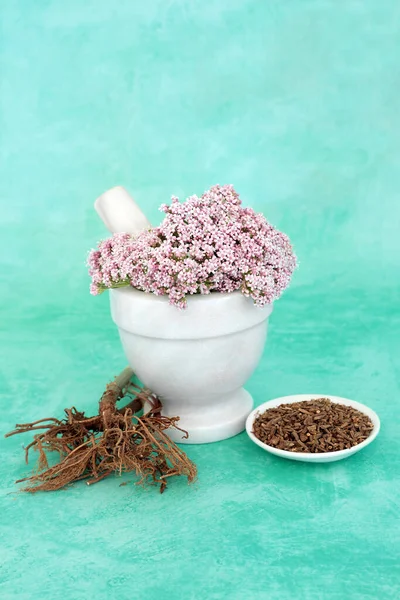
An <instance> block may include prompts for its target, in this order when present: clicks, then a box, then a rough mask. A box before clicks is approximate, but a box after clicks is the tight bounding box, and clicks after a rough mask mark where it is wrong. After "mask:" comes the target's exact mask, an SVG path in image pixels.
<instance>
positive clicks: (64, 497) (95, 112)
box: [0, 0, 400, 600]
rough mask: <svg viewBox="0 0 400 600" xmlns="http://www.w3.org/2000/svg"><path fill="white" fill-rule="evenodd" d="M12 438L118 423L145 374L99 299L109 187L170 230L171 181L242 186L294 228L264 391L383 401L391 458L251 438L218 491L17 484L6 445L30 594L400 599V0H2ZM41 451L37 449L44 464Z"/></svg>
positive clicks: (13, 563)
mask: <svg viewBox="0 0 400 600" xmlns="http://www.w3.org/2000/svg"><path fill="white" fill-rule="evenodd" d="M0 15H1V16H0V18H1V35H0V61H1V62H0V80H1V86H2V90H1V98H0V101H1V111H0V119H1V122H0V142H1V166H0V171H1V172H0V197H1V202H2V211H3V212H2V219H1V231H0V233H1V235H0V240H1V246H2V248H1V274H0V275H1V281H2V284H3V286H2V289H3V291H2V300H3V304H2V314H1V316H2V319H1V340H2V360H1V391H2V400H1V408H2V413H1V415H2V419H1V429H2V431H3V432H6V431H8V430H10V429H11V428H13V427H14V424H15V423H16V422H20V421H29V420H34V419H37V418H40V417H50V416H60V415H61V414H62V411H63V409H64V408H65V407H69V406H72V405H76V406H78V407H80V408H84V409H86V410H87V412H88V413H94V412H95V410H96V405H97V401H98V398H99V396H100V394H101V392H102V389H103V387H104V385H105V383H106V381H107V380H108V379H110V378H111V377H112V376H113V375H115V374H116V373H117V372H119V371H120V370H121V369H122V368H123V367H124V365H125V360H124V357H123V354H122V350H121V346H120V343H119V340H118V336H117V331H116V329H115V327H114V326H113V324H112V322H111V319H110V316H109V309H108V298H107V295H106V294H105V295H104V296H103V297H100V298H93V297H91V296H89V292H88V286H89V281H88V278H87V274H86V268H85V258H86V253H87V250H88V249H89V248H90V247H92V246H93V245H95V243H96V242H97V241H98V239H100V238H101V237H104V236H105V230H104V228H103V226H102V224H101V222H100V221H99V220H98V218H97V216H96V214H95V212H94V210H93V201H94V200H95V198H96V197H97V196H98V195H99V194H100V193H101V192H103V191H104V190H106V189H108V188H110V187H112V186H114V185H117V184H121V185H124V186H126V187H127V188H128V189H129V190H130V191H131V192H132V194H133V195H134V197H135V198H136V200H137V201H138V202H139V203H140V204H141V205H142V207H143V208H144V209H145V210H146V212H147V213H148V215H149V217H150V218H151V220H152V222H153V223H158V222H159V221H160V219H161V215H160V214H159V213H158V212H157V207H158V205H159V204H160V203H162V202H164V201H168V199H169V196H170V195H171V194H177V195H179V196H181V197H185V196H187V195H189V194H191V193H201V192H202V191H204V190H205V189H207V188H208V187H210V185H212V184H215V183H233V184H234V185H235V186H236V188H237V190H238V191H239V192H240V194H241V195H242V197H243V199H244V201H245V203H246V204H249V205H252V206H254V207H255V208H257V209H258V210H261V211H263V212H264V213H265V214H266V216H267V218H268V219H269V220H270V221H271V222H272V223H274V224H275V225H276V226H278V227H279V228H281V229H283V230H284V231H286V232H287V233H288V234H289V235H290V236H291V237H292V239H293V242H294V244H295V247H296V250H297V253H298V255H299V258H300V262H301V268H300V269H299V271H298V272H297V274H296V277H295V279H294V281H293V285H292V287H291V288H290V290H289V291H288V292H287V293H286V294H285V296H284V297H283V298H282V300H280V301H279V302H278V303H277V304H276V307H275V312H274V314H273V316H272V319H271V328H270V335H269V340H268V343H267V347H266V350H265V354H264V357H263V360H262V362H261V364H260V366H259V368H258V370H257V372H256V373H255V375H254V377H253V378H252V379H251V381H250V382H249V384H248V389H249V390H250V391H251V393H252V394H253V395H254V398H255V400H256V403H258V404H260V403H261V402H264V401H266V400H268V399H270V398H274V397H277V396H280V395H286V394H293V393H305V392H313V393H321V394H327V393H330V394H336V395H342V396H347V397H349V398H354V399H356V400H360V401H361V402H365V403H366V404H368V405H369V406H371V407H372V408H374V409H375V410H376V411H377V412H378V413H379V415H380V417H381V420H382V431H381V434H380V436H379V437H378V439H377V441H376V442H375V443H374V444H372V445H371V446H370V447H369V448H368V449H366V450H365V451H363V452H361V453H360V454H358V455H356V456H354V457H353V458H351V459H349V460H348V461H343V462H341V463H337V464H327V465H307V464H301V463H292V462H289V461H287V462H285V461H283V460H279V459H276V458H274V457H272V456H270V455H267V454H266V453H264V452H263V451H262V450H261V449H259V448H258V447H256V446H255V445H253V444H251V443H250V441H249V440H248V438H247V437H246V435H245V434H242V435H239V436H237V437H235V438H234V439H231V440H229V441H226V442H223V443H218V444H212V445H208V446H207V445H206V446H191V447H187V451H188V453H189V455H190V456H191V458H192V459H193V460H194V461H195V462H196V463H197V465H198V469H199V479H198V483H197V484H196V485H194V486H192V487H188V486H187V485H186V482H185V481H184V480H178V481H174V482H171V485H170V487H169V489H168V491H167V492H166V493H165V494H164V495H163V496H161V495H159V494H158V493H157V492H156V491H155V490H154V489H152V488H150V489H147V490H142V489H139V488H136V487H134V486H133V485H128V486H125V487H119V483H120V480H119V479H117V478H115V479H113V478H110V479H108V480H105V481H103V482H101V483H99V484H98V485H96V486H93V487H92V488H87V487H86V486H85V485H84V484H82V485H77V486H75V487H74V488H72V489H70V490H68V491H62V492H59V493H52V494H47V495H46V494H41V495H34V496H29V495H24V494H17V493H15V490H16V488H15V486H14V483H13V482H14V480H15V479H17V478H19V477H22V476H23V475H24V474H26V473H27V472H28V468H27V467H26V466H25V465H24V463H23V451H22V448H21V444H22V443H23V442H25V443H27V441H28V439H29V436H26V437H25V438H24V439H22V437H14V438H11V439H9V440H7V441H5V440H4V439H2V441H1V462H0V481H1V512H0V520H1V521H0V522H1V550H0V559H1V560H0V564H1V567H0V582H1V583H0V596H1V598H2V600H6V599H14V598H15V599H17V598H18V600H25V599H31V598H32V599H36V598H41V599H46V600H47V599H49V600H50V599H58V598H60V599H61V598H63V599H65V598H66V599H70V598H71V599H74V600H87V599H91V598H96V600H106V599H107V600H110V599H114V598H115V599H121V600H122V599H125V598H127V599H132V598H135V599H136V598H137V599H140V600H141V599H149V600H152V599H156V598H162V599H164V598H165V599H167V600H168V599H179V598H185V599H188V600H197V599H202V600H204V599H206V600H208V599H210V600H212V599H215V600H216V599H225V598H226V599H232V600H261V599H268V600H286V599H288V600H289V599H295V600H297V599H299V600H300V599H301V600H347V599H350V600H369V599H370V600H376V599H377V598H380V599H385V600H386V599H397V598H399V597H400V585H399V583H400V572H399V558H398V556H399V546H400V544H399V538H400V526H399V519H398V513H399V504H400V500H399V497H400V496H399V492H400V489H399V488H400V485H399V468H398V466H399V458H398V440H399V435H400V424H399V418H398V407H399V382H400V352H399V335H400V324H399V321H400V318H399V304H400V290H399V252H400V235H399V223H400V199H399V189H400V146H399V133H400V111H399V90H400V74H399V73H400V72H399V60H400V51H399V48H400V5H399V3H398V2H396V1H395V0H393V1H390V0H381V1H379V2H378V1H376V0H346V1H340V0H287V1H285V2H278V0H262V1H261V0H218V1H216V2H211V1H209V2H207V1H206V0H193V1H183V0H180V1H179V0H175V1H173V0H146V1H143V2H142V1H139V0H136V1H135V0H119V1H118V2H112V1H106V0H97V1H95V0H85V1H84V2H83V1H82V0H69V1H68V2H65V0H35V1H30V2H29V1H28V0H25V1H23V0H2V2H1V6H0ZM32 464H33V463H32Z"/></svg>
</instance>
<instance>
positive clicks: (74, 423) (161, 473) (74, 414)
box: [5, 368, 197, 492]
mask: <svg viewBox="0 0 400 600" xmlns="http://www.w3.org/2000/svg"><path fill="white" fill-rule="evenodd" d="M132 376H133V371H132V370H131V369H130V368H126V369H125V370H124V371H123V372H122V373H121V374H120V375H119V376H118V377H116V379H115V380H114V381H113V382H112V383H109V384H108V385H107V388H106V390H105V392H104V394H103V396H102V397H101V399H100V402H99V414H98V415H96V416H95V417H85V415H84V413H83V412H79V411H78V410H77V409H76V408H75V407H72V408H70V409H66V410H65V415H66V417H65V418H64V419H63V420H61V421H60V420H58V419H54V418H50V419H41V420H39V421H35V422H33V423H27V424H19V425H16V429H15V430H14V431H11V432H10V433H8V434H7V435H6V436H5V437H10V436H12V435H16V434H18V433H25V432H28V431H36V430H42V433H39V434H36V435H35V436H34V439H33V441H32V442H31V443H30V444H29V445H28V446H27V447H26V449H25V456H26V462H28V455H29V450H30V449H32V448H33V449H35V450H37V451H38V452H39V463H38V471H37V472H36V473H34V474H32V475H31V476H30V477H26V478H24V479H19V480H18V481H17V482H16V483H20V482H28V485H26V486H25V488H23V489H24V491H27V492H38V491H53V490H59V489H61V488H63V487H65V486H67V485H69V484H71V483H74V482H75V481H79V480H81V479H86V480H87V481H86V483H87V485H92V484H93V483H97V482H98V481H100V480H101V479H104V478H105V477H108V476H109V475H111V474H112V473H119V474H122V473H125V472H130V471H132V472H134V473H136V475H138V476H139V481H138V483H139V484H144V483H145V482H147V481H151V482H153V483H155V484H157V485H159V487H160V491H161V492H163V491H164V490H165V488H166V486H167V480H168V477H171V476H173V475H184V476H185V477H187V478H188V481H189V482H192V481H194V479H195V478H196V475H197V470H196V466H195V465H194V464H193V463H192V462H191V460H190V459H189V458H188V457H187V456H186V454H185V453H184V452H183V451H182V450H181V449H180V448H179V447H178V446H177V445H176V444H175V443H174V442H173V441H172V440H171V439H170V438H169V437H168V436H167V434H166V433H165V431H166V430H167V429H169V428H171V427H174V428H176V429H179V427H178V426H177V422H178V421H179V417H165V416H162V415H161V408H162V406H161V403H160V401H159V400H158V398H157V397H156V396H154V394H152V393H151V392H150V391H149V390H147V389H140V388H139V387H137V386H136V385H135V384H133V383H132V382H131V379H132ZM125 397H127V398H128V399H129V400H130V401H129V403H128V404H127V405H126V406H125V407H123V408H121V409H118V408H117V402H118V401H119V400H121V399H122V398H125ZM145 403H146V406H150V409H149V410H148V411H147V412H146V413H145V414H144V415H143V416H138V415H137V414H135V413H138V412H140V411H141V410H142V408H143V407H144V405H145ZM43 430H44V431H43ZM180 431H182V432H183V434H184V437H187V433H186V432H184V431H183V430H180ZM54 451H56V452H58V454H59V456H60V462H59V463H58V464H56V465H54V466H49V463H48V460H47V453H48V452H54Z"/></svg>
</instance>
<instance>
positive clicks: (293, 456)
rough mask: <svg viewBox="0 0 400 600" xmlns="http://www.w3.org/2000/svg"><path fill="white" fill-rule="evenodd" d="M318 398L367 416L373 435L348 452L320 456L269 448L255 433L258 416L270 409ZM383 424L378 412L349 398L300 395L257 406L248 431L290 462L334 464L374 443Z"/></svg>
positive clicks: (254, 440)
mask: <svg viewBox="0 0 400 600" xmlns="http://www.w3.org/2000/svg"><path fill="white" fill-rule="evenodd" d="M317 398H329V400H330V401H331V402H336V403H337V404H344V405H346V406H352V407H353V408H355V409H357V410H359V411H360V412H362V413H364V414H365V415H367V416H368V417H369V418H370V419H371V421H372V423H373V425H374V428H373V430H372V432H371V435H370V436H369V437H368V438H367V439H366V440H364V442H361V444H358V445H357V446H353V447H352V448H349V449H347V450H338V451H336V452H321V453H318V454H312V453H308V452H289V451H288V450H279V449H278V448H273V447H272V446H268V445H267V444H264V443H263V442H261V441H260V440H259V439H258V438H256V436H255V435H254V433H253V423H254V420H255V419H256V418H257V416H258V415H259V414H261V413H263V412H265V411H266V410H267V409H268V408H275V407H276V406H280V405H281V404H292V403H293V402H304V400H316V399H317ZM380 426H381V423H380V420H379V417H378V415H377V414H376V412H374V411H373V410H371V409H370V408H368V406H365V405H364V404H361V403H360V402H355V401H354V400H348V399H347V398H339V397H338V396H327V395H326V394H300V395H297V396H284V397H282V398H275V400H269V402H264V404H261V405H260V406H257V408H256V409H255V410H253V411H252V412H251V413H250V414H249V416H248V417H247V421H246V431H247V434H248V436H249V438H250V439H251V440H252V441H253V442H254V443H255V444H257V446H260V448H263V449H264V450H266V451H267V452H270V453H271V454H275V455H276V456H280V457H281V458H288V459H290V460H300V461H304V462H314V463H322V462H333V461H335V460H342V459H343V458H348V457H349V456H351V455H352V454H355V453H356V452H359V451H360V450H362V449H363V448H365V447H366V446H368V444H370V443H371V442H373V441H374V439H375V438H376V436H377V435H378V433H379V429H380Z"/></svg>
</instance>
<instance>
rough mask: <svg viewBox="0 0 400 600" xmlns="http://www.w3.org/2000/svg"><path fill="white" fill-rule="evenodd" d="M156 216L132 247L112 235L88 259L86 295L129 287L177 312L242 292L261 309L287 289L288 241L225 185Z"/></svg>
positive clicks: (129, 240)
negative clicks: (199, 299) (200, 298)
mask: <svg viewBox="0 0 400 600" xmlns="http://www.w3.org/2000/svg"><path fill="white" fill-rule="evenodd" d="M160 210H161V211H163V212H164V213H165V214H166V216H165V218H164V220H163V222H162V223H161V225H160V226H159V227H155V228H154V229H151V230H149V231H145V232H143V233H142V234H140V235H139V237H137V238H136V239H135V238H133V237H131V236H130V235H128V234H125V233H118V234H115V235H113V237H111V238H109V239H107V240H105V241H103V242H100V244H99V245H98V248H97V250H92V251H91V252H90V254H89V258H88V266H89V274H90V276H91V277H92V285H91V290H90V291H91V293H92V294H98V293H100V292H102V291H103V290H104V289H106V288H113V287H122V286H124V285H132V286H133V287H135V288H137V289H139V290H142V291H144V292H149V293H153V294H157V295H163V296H164V295H165V296H169V299H170V302H171V304H174V305H176V306H178V307H180V308H184V307H185V305H186V296H187V295H188V294H209V293H210V292H213V291H216V292H233V291H235V290H241V291H242V293H243V294H244V295H245V296H249V297H251V298H253V300H254V302H255V304H257V305H258V306H263V305H265V304H268V303H271V302H273V301H274V300H276V299H277V298H279V296H280V295H281V294H282V292H283V291H284V289H285V288H286V287H287V286H288V285H289V282H290V279H291V276H292V273H293V271H294V269H295V267H296V256H295V255H294V253H293V250H292V246H291V244H290V241H289V239H288V237H287V236H286V235H285V234H283V233H281V232H280V231H277V230H276V229H275V228H274V227H273V226H272V225H270V224H269V223H268V221H267V220H266V219H265V217H264V216H263V215H261V214H257V213H255V212H254V210H253V209H251V208H243V207H242V206H241V201H240V199H239V196H238V194H237V193H236V192H235V190H234V189H233V187H232V186H231V185H224V186H219V185H216V186H214V187H212V188H211V189H210V190H209V191H207V192H205V193H204V194H203V195H202V196H201V197H198V196H191V197H190V198H188V199H187V200H186V201H185V202H183V203H180V202H179V200H178V198H176V197H173V198H172V202H171V205H169V206H168V205H166V204H163V205H162V206H161V207H160Z"/></svg>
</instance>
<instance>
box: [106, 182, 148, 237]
mask: <svg viewBox="0 0 400 600" xmlns="http://www.w3.org/2000/svg"><path fill="white" fill-rule="evenodd" d="M94 207H95V209H96V212H97V214H98V215H99V217H100V219H101V220H102V221H103V223H104V225H105V226H106V227H107V229H108V231H110V232H111V233H130V234H131V235H133V236H134V237H137V236H138V235H139V233H141V232H142V231H144V230H145V229H149V228H150V227H151V224H150V222H149V220H148V219H147V217H146V215H144V214H143V212H142V211H141V209H140V208H139V206H138V205H137V204H136V202H135V201H134V200H133V198H132V197H131V196H130V195H129V194H128V192H127V191H126V189H125V188H123V187H122V186H120V185H119V186H117V187H114V188H111V189H110V190H107V191H106V192H104V194H102V195H101V196H99V197H98V198H97V200H96V201H95V203H94Z"/></svg>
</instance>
